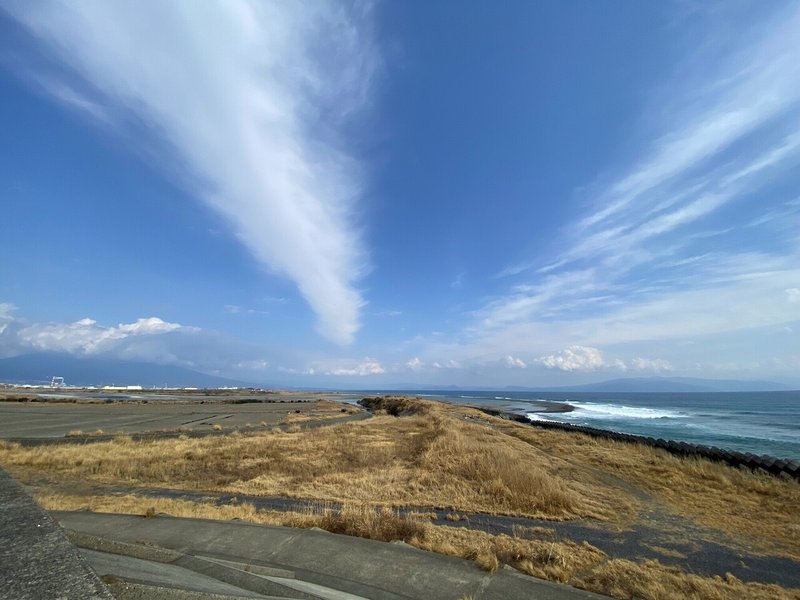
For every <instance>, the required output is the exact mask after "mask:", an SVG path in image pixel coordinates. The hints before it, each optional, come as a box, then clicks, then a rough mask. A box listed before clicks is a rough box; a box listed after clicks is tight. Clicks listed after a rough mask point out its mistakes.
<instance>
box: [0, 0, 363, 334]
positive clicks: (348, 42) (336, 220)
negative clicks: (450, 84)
mask: <svg viewBox="0 0 800 600" xmlns="http://www.w3.org/2000/svg"><path fill="white" fill-rule="evenodd" d="M4 9H5V10H7V11H8V12H9V13H10V14H11V15H12V17H14V18H15V19H17V20H18V21H19V22H20V23H22V24H24V25H25V26H26V27H27V28H28V30H29V31H30V32H31V33H32V34H33V36H34V37H35V38H36V39H38V40H40V41H41V43H42V44H43V45H45V46H46V47H47V48H49V50H50V51H51V53H52V55H53V56H54V58H55V59H56V61H57V62H58V63H60V64H62V65H65V66H66V67H68V68H69V69H70V70H71V74H72V76H73V77H74V76H77V77H78V78H79V79H80V80H82V82H83V84H84V87H85V90H81V91H80V93H79V92H78V91H76V89H75V88H74V87H72V86H70V85H67V84H66V83H60V82H58V81H57V80H51V79H47V81H48V82H49V83H48V85H46V86H44V89H45V91H46V92H47V93H48V94H49V95H50V96H52V97H53V98H54V99H55V100H57V101H59V102H61V103H65V104H67V105H69V106H71V107H74V108H79V109H81V110H82V111H83V112H85V113H86V114H90V115H92V116H93V117H94V118H98V119H102V120H107V119H109V118H110V116H109V115H126V116H127V117H128V118H130V117H134V119H136V120H138V121H139V122H141V123H143V124H144V127H143V128H142V131H137V135H140V134H142V133H146V134H147V137H148V138H149V142H148V143H149V144H152V143H154V141H155V142H156V143H157V145H159V146H160V147H161V154H162V156H165V157H168V158H167V159H166V160H165V161H164V162H167V163H169V164H172V165H179V167H178V169H179V171H180V178H181V179H182V180H183V181H184V182H185V183H186V185H187V187H188V188H189V189H190V191H191V192H192V193H193V194H195V195H196V196H197V197H198V198H199V199H201V200H202V201H203V202H205V203H206V204H207V205H208V206H210V207H211V208H212V209H213V210H214V211H216V213H217V214H218V215H219V216H220V218H221V219H222V220H224V221H225V222H226V223H227V224H228V226H229V227H230V228H231V229H232V230H233V232H234V233H235V235H236V236H237V237H238V238H239V240H240V241H241V242H242V244H244V245H245V246H246V247H247V248H248V249H249V250H250V252H251V253H252V254H253V256H254V257H255V258H256V259H257V260H258V261H260V262H261V263H262V264H263V265H264V267H265V268H266V269H267V270H268V271H270V272H273V273H277V274H280V275H282V276H286V277H288V278H290V279H292V280H293V281H294V282H295V283H296V284H297V286H298V288H299V290H300V292H301V293H302V294H303V296H304V297H305V299H306V300H307V302H308V303H309V305H310V306H311V308H312V309H313V311H314V312H315V313H316V316H317V321H318V329H319V331H320V332H321V333H322V334H323V335H324V336H326V337H327V338H329V339H331V340H333V341H334V342H337V343H340V344H347V343H349V342H350V341H351V340H352V339H353V336H354V334H355V333H356V331H357V330H358V328H359V311H360V308H361V306H362V305H363V304H364V300H363V298H362V294H361V293H360V291H359V290H358V289H357V282H358V280H359V278H360V277H361V276H362V275H363V274H364V272H365V268H366V264H367V256H366V252H365V250H364V248H363V247H362V244H361V243H360V241H359V235H358V230H357V226H356V224H355V223H354V219H353V211H354V207H355V204H356V202H357V201H358V198H359V195H360V192H361V187H362V175H361V166H360V165H359V164H358V162H357V161H356V160H354V158H353V157H352V156H351V155H349V153H348V150H347V145H346V144H345V143H344V142H343V140H342V135H341V133H340V132H341V128H340V126H341V125H342V124H343V123H345V122H346V121H347V119H349V118H350V117H351V116H352V115H353V114H355V113H357V112H358V111H360V110H361V109H363V107H364V106H365V105H366V104H367V103H368V101H369V97H370V90H371V84H372V79H373V75H374V73H375V72H376V69H377V65H378V59H377V53H376V49H375V47H374V44H373V41H372V38H371V33H370V23H369V20H370V15H369V10H368V9H366V8H364V7H363V6H360V5H358V6H354V7H353V6H349V5H344V4H336V3H332V2H314V3H296V2H288V3H287V2H255V1H249V0H239V1H232V2H204V3H202V4H200V5H198V4H197V3H194V2H189V1H181V0H177V1H175V2H166V3H164V2H157V3H148V4H146V5H143V4H142V3H139V2H134V1H121V2H113V3H109V2H102V1H92V0H84V1H79V2H75V3H70V4H64V3H61V2H55V1H48V0H45V1H43V2H24V1H13V0H12V1H11V2H7V3H5V4H4ZM135 140H136V136H132V139H131V140H129V141H131V142H134V141H135Z"/></svg>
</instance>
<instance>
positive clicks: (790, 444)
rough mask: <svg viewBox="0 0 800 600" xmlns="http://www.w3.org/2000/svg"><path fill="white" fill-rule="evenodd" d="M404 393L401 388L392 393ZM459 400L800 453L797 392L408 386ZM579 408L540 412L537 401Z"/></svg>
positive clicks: (780, 453) (779, 453) (709, 442)
mask: <svg viewBox="0 0 800 600" xmlns="http://www.w3.org/2000/svg"><path fill="white" fill-rule="evenodd" d="M392 393H400V392H392ZM402 393H404V394H406V393H407V394H414V395H418V396H427V397H431V398H436V399H439V400H446V401H448V402H455V403H458V404H472V405H484V406H490V407H492V408H497V409H502V410H507V411H509V412H514V413H518V414H525V415H527V416H528V418H529V419H531V420H534V419H542V420H548V421H561V422H564V423H572V424H575V425H589V426H592V427H599V428H602V429H610V430H612V431H620V432H623V433H632V434H636V435H642V436H648V437H654V438H664V439H668V440H675V441H683V442H690V443H694V444H703V445H706V446H717V447H719V448H724V449H726V450H736V451H739V452H751V453H753V454H767V455H770V456H775V457H778V458H784V459H800V391H792V392H714V393H699V392H698V393H633V392H625V393H621V392H620V393H612V392H591V393H590V392H581V393H576V392H570V393H567V392H485V391H481V392H462V391H459V392H454V393H445V392H431V391H415V390H408V391H403V392H402ZM541 401H547V402H558V403H566V404H569V405H571V406H573V407H575V410H574V411H572V412H564V413H552V412H549V413H542V412H539V411H541V410H542V408H541V406H540V405H537V402H541Z"/></svg>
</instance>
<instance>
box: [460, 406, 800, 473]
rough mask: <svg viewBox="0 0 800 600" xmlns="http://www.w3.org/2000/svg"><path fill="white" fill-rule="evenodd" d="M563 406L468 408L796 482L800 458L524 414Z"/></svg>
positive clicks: (536, 425)
mask: <svg viewBox="0 0 800 600" xmlns="http://www.w3.org/2000/svg"><path fill="white" fill-rule="evenodd" d="M536 404H539V405H545V404H555V405H556V406H558V407H561V406H564V405H562V404H561V403H555V402H547V401H545V400H537V401H536ZM566 406H568V407H569V408H568V409H567V410H540V411H526V412H525V414H519V413H516V412H512V411H507V410H502V409H494V408H489V407H485V406H475V405H473V406H471V408H475V409H477V410H480V411H482V412H484V413H486V414H488V415H492V416H495V417H500V418H503V419H508V420H511V421H515V422H517V423H522V424H524V425H529V426H532V427H538V428H540V429H556V430H560V431H567V432H573V433H583V434H585V435H589V436H592V437H596V438H601V439H606V440H613V441H619V442H627V443H631V444H644V445H645V446H650V447H652V448H660V449H662V450H666V451H667V452H669V453H670V454H674V455H676V456H683V457H697V458H705V459H708V460H711V461H714V462H722V463H725V464H727V465H729V466H731V467H745V468H748V469H752V470H761V471H764V472H766V473H769V474H770V475H774V476H778V477H790V478H792V479H795V480H799V481H800V460H795V459H791V460H787V459H783V458H777V457H774V456H769V455H767V454H762V455H756V454H752V453H750V452H744V453H743V452H736V451H731V450H725V449H723V448H717V447H716V446H705V445H702V444H691V443H688V442H680V441H675V440H665V439H663V438H653V437H647V436H642V435H635V434H632V433H622V432H619V431H612V430H610V429H601V428H598V427H588V426H585V425H573V424H571V423H562V422H559V421H544V420H535V419H530V418H528V416H527V413H534V414H545V413H547V412H550V413H559V412H560V413H564V412H571V411H573V410H575V407H573V406H570V405H566ZM545 408H547V407H545Z"/></svg>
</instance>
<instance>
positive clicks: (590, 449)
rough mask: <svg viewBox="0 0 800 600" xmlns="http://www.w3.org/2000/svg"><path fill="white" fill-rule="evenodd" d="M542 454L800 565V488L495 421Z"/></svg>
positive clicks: (638, 448) (643, 449) (651, 451)
mask: <svg viewBox="0 0 800 600" xmlns="http://www.w3.org/2000/svg"><path fill="white" fill-rule="evenodd" d="M493 422H494V423H495V425H496V426H497V427H499V428H500V429H501V430H502V431H503V432H505V433H508V434H509V435H512V436H513V437H515V438H517V439H520V440H523V441H525V442H526V443H528V444H529V445H530V446H531V448H534V449H535V450H537V451H539V452H542V453H545V454H548V455H551V456H556V457H558V458H559V459H561V460H567V461H569V462H570V463H571V465H572V466H570V467H565V471H567V470H570V469H576V470H578V471H581V470H584V471H585V470H586V469H587V467H590V468H593V469H594V470H595V471H599V472H602V473H604V474H606V475H608V476H612V477H614V478H618V479H620V480H622V481H623V482H625V483H626V484H628V485H631V486H635V487H636V488H639V489H641V490H643V491H645V492H648V493H650V494H653V495H654V496H655V497H656V498H658V499H659V500H661V501H663V502H664V503H665V504H666V505H667V506H668V507H669V508H670V509H671V510H672V511H673V512H675V513H676V514H681V515H685V516H688V517H690V518H692V519H694V520H696V521H698V522H699V523H702V524H704V525H706V526H709V527H713V528H716V529H720V530H722V531H726V532H728V533H730V534H733V535H735V536H743V537H745V538H747V539H748V541H749V542H751V543H756V544H758V545H759V546H761V547H762V548H764V549H769V550H779V551H781V552H782V553H785V554H787V555H789V556H792V557H794V558H797V559H800V520H798V518H797V506H800V484H798V482H797V481H793V480H786V479H781V478H778V477H773V476H771V475H767V474H766V473H758V472H753V471H750V470H746V469H734V468H732V467H729V466H727V465H724V464H721V463H714V462H711V461H709V460H706V459H702V458H680V457H677V456H673V455H671V454H669V453H667V452H665V451H664V450H660V449H656V448H650V447H648V446H644V445H641V444H628V443H624V442H614V441H610V440H599V439H595V438H591V437H589V436H585V435H582V434H574V433H566V432H559V431H546V430H544V431H543V430H538V429H533V428H531V427H526V426H524V425H520V424H517V423H513V422H508V421H503V420H501V419H496V420H494V421H493Z"/></svg>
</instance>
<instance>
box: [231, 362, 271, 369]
mask: <svg viewBox="0 0 800 600" xmlns="http://www.w3.org/2000/svg"><path fill="white" fill-rule="evenodd" d="M233 367H234V368H235V369H241V370H243V371H263V370H265V369H268V368H269V362H268V361H266V360H263V359H255V360H242V361H239V362H237V363H235V364H234V365H233Z"/></svg>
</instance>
